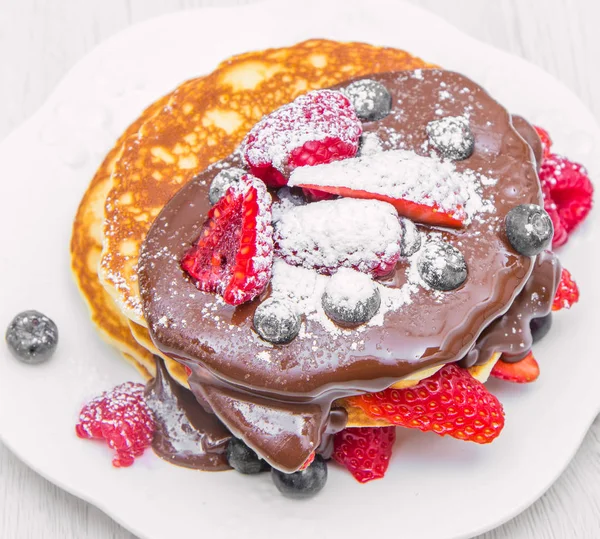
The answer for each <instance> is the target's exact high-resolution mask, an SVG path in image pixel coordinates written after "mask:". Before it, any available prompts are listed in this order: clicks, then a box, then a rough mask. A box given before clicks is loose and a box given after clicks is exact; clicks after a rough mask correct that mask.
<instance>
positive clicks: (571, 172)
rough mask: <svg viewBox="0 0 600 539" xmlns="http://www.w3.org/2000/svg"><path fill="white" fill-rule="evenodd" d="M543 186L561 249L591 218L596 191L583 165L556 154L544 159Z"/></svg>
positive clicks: (545, 204)
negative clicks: (580, 225)
mask: <svg viewBox="0 0 600 539" xmlns="http://www.w3.org/2000/svg"><path fill="white" fill-rule="evenodd" d="M540 182H541V184H542V191H543V193H544V200H545V203H544V206H545V207H546V211H548V213H549V214H550V217H551V218H552V221H553V223H554V227H555V236H554V242H553V245H554V247H557V246H559V245H562V244H563V243H565V242H566V241H567V239H568V235H569V234H570V233H571V232H572V231H573V230H574V229H575V228H576V227H577V226H578V225H579V224H580V223H581V222H582V221H583V220H584V219H585V218H586V217H587V215H588V213H589V212H590V210H591V209H592V197H593V193H594V188H593V186H592V182H591V181H590V178H589V176H588V173H587V170H586V169H585V168H584V167H583V166H582V165H580V164H578V163H574V162H573V161H570V160H569V159H567V158H566V157H562V156H560V155H556V154H550V155H549V156H548V157H547V158H546V159H544V162H543V163H542V166H541V169H540Z"/></svg>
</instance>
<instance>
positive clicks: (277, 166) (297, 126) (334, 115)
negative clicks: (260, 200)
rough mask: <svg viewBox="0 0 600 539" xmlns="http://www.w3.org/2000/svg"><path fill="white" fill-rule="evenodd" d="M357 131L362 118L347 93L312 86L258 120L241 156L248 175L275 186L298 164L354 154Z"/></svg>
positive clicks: (357, 140) (284, 179)
mask: <svg viewBox="0 0 600 539" xmlns="http://www.w3.org/2000/svg"><path fill="white" fill-rule="evenodd" d="M361 134H362V126H361V123H360V120H359V119H358V117H357V116H356V113H355V111H354V108H353V107H352V105H351V103H350V101H349V100H348V98H347V97H346V96H344V95H343V94H342V93H341V92H337V91H333V90H316V91H313V92H309V93H307V94H305V95H301V96H300V97H298V98H296V100H295V101H293V102H292V103H290V104H288V105H284V106H283V107H281V108H279V109H277V110H275V111H274V112H272V113H271V114H269V115H268V116H265V117H264V118H263V119H262V120H261V121H260V122H258V123H257V124H256V125H255V126H254V127H253V128H252V130H251V131H250V132H249V133H248V135H247V136H246V138H245V139H244V142H243V143H242V148H243V155H244V159H245V161H246V163H247V165H248V167H249V168H250V172H252V174H254V175H255V176H256V177H258V178H260V179H262V180H263V181H264V182H265V183H266V184H267V185H269V186H273V187H279V186H282V185H285V184H286V183H287V177H288V176H289V172H290V171H291V170H293V169H295V168H297V167H302V166H312V165H318V164H322V163H330V162H332V161H336V160H339V159H345V158H347V157H352V156H354V155H355V154H356V152H357V150H358V142H359V139H360V136H361Z"/></svg>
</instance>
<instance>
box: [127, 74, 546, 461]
mask: <svg viewBox="0 0 600 539" xmlns="http://www.w3.org/2000/svg"><path fill="white" fill-rule="evenodd" d="M369 78H372V79H375V80H377V81H379V82H381V83H383V84H384V85H385V86H386V87H387V88H388V89H389V91H390V93H391V95H392V100H393V104H392V111H391V113H390V114H389V115H388V116H387V117H386V118H384V119H383V120H380V121H376V122H367V123H365V124H363V129H364V131H365V133H374V134H375V135H376V136H377V137H378V138H379V140H380V141H381V146H382V148H383V150H391V149H405V150H413V151H415V152H416V153H418V154H420V155H429V154H430V152H431V148H429V147H428V146H427V132H426V129H425V128H426V125H427V124H428V123H429V122H430V121H431V120H433V119H436V118H439V117H442V116H461V115H467V116H468V118H469V124H470V127H471V130H472V132H473V134H474V136H475V149H474V152H473V154H472V155H471V156H470V157H469V158H468V159H465V160H463V161H457V162H456V163H455V165H456V168H457V170H458V171H459V172H463V171H465V170H472V171H475V172H479V173H481V174H485V175H486V176H487V177H489V178H492V179H494V180H495V183H493V182H492V183H486V184H484V185H483V187H482V196H483V198H485V199H487V200H492V201H493V204H494V207H495V212H494V213H487V214H485V215H483V214H482V215H479V216H476V217H475V218H474V219H473V221H472V222H471V223H470V224H469V225H468V226H466V227H464V228H462V229H459V230H447V229H440V228H437V229H433V228H431V230H430V232H435V233H439V234H440V236H441V239H442V240H443V241H446V242H449V243H451V244H452V245H454V246H456V247H457V248H458V249H459V250H460V251H461V253H462V254H463V256H464V257H465V260H466V262H467V266H468V278H467V281H466V282H465V283H464V285H462V286H461V287H460V288H458V289H456V290H453V291H450V292H445V293H440V292H436V291H434V290H427V289H425V288H421V289H420V290H419V293H418V294H416V295H414V296H413V297H412V301H411V302H410V303H408V304H405V305H403V306H402V307H401V308H400V309H398V310H395V311H388V312H387V313H386V315H385V319H384V321H383V324H382V325H381V326H369V325H367V326H362V327H361V328H360V331H358V330H356V331H342V332H338V333H336V334H335V335H333V334H332V333H331V332H329V331H328V330H326V329H325V328H324V327H323V326H322V325H320V324H319V323H318V322H317V321H314V320H309V319H304V320H303V331H302V332H301V334H300V336H299V337H298V338H296V339H295V340H294V341H292V342H291V343H290V344H287V345H281V346H274V345H272V344H270V343H266V342H264V341H262V340H261V339H260V338H259V337H258V336H257V335H256V333H255V332H254V330H253V328H252V318H253V314H254V310H255V309H256V307H257V306H258V304H259V303H260V302H261V301H263V300H264V299H265V298H266V297H268V295H269V293H270V292H269V290H267V291H266V292H265V293H264V294H263V295H262V297H260V298H257V299H256V300H254V301H252V302H250V303H247V304H244V305H240V306H238V307H233V306H230V305H226V304H225V303H224V302H223V301H222V300H221V299H220V298H219V297H218V296H216V295H214V294H207V293H203V292H199V291H198V290H197V289H196V287H195V285H194V283H193V282H192V280H191V279H189V278H188V276H187V275H186V274H185V273H184V272H183V271H182V270H181V268H180V260H181V258H182V257H183V255H184V253H185V252H186V251H187V250H188V249H189V248H190V247H191V246H192V245H193V244H194V242H195V241H196V239H197V237H198V235H199V231H200V229H201V227H202V224H203V223H204V221H205V218H206V214H207V212H208V210H209V209H210V203H209V200H208V189H209V186H210V183H211V181H212V179H213V177H214V176H215V175H216V174H217V173H218V172H219V170H221V169H222V168H227V167H230V166H241V162H240V158H239V155H238V154H234V155H232V156H230V157H229V158H226V159H225V160H223V161H222V162H220V163H217V164H215V165H213V166H211V167H209V168H208V169H207V170H206V171H205V172H203V173H202V174H200V175H199V176H197V177H196V178H194V179H193V180H192V181H190V182H189V183H188V184H187V185H186V186H185V187H183V188H182V189H181V191H180V192H179V193H178V194H177V195H175V197H173V199H172V200H171V201H170V202H169V203H168V204H167V206H166V207H165V208H164V209H163V210H162V212H161V213H160V214H159V216H158V217H157V219H156V220H155V222H154V224H153V226H152V228H151V230H150V231H149V233H148V236H147V238H146V241H145V242H144V244H143V246H142V252H141V256H140V263H139V270H138V275H139V282H140V290H141V295H142V300H143V307H144V316H145V318H146V320H147V322H148V326H149V329H150V333H151V336H152V339H153V341H154V343H155V344H156V346H157V347H158V348H159V349H160V350H161V352H163V353H164V354H166V355H168V356H170V357H172V358H174V359H176V360H178V361H180V362H181V363H183V364H185V365H186V366H188V367H189V368H190V369H191V371H192V374H191V375H190V379H189V383H190V387H191V389H192V391H193V392H194V393H195V394H196V396H197V397H199V398H200V399H201V400H202V401H204V402H207V403H208V405H209V406H210V407H211V408H212V410H213V411H214V412H215V414H216V415H217V416H218V417H219V418H220V419H221V420H222V421H223V422H224V423H225V424H226V425H227V427H228V428H229V429H230V430H231V432H232V433H234V435H236V436H240V437H241V438H243V439H244V441H245V442H246V443H247V444H248V445H250V446H251V447H252V448H253V449H255V450H256V451H257V453H258V454H259V455H260V456H261V457H263V458H265V459H266V460H267V461H268V462H270V463H271V464H272V465H273V466H275V467H277V468H279V469H281V470H282V471H287V472H292V471H294V470H296V469H298V468H299V467H300V466H301V465H302V464H303V462H304V461H305V460H306V458H307V457H308V456H309V455H310V453H311V452H312V451H314V450H315V449H317V448H318V447H319V445H320V444H321V442H322V434H323V432H325V431H326V430H327V428H328V425H329V424H330V421H329V419H328V418H329V416H330V414H329V412H330V409H331V405H332V403H333V401H335V400H336V399H338V398H340V397H344V396H348V395H353V394H358V393H361V392H372V391H379V390H382V389H384V388H386V387H389V386H390V385H391V384H392V383H394V382H396V381H397V380H399V379H401V378H403V377H406V376H408V375H410V374H412V373H415V372H417V371H419V370H422V369H424V368H426V367H431V366H434V365H441V364H445V363H448V362H453V361H457V360H459V359H461V358H463V357H464V356H465V355H467V353H468V352H469V351H470V350H471V349H472V348H473V346H474V345H475V342H476V340H477V338H478V337H479V335H480V334H481V332H482V331H483V330H484V329H485V328H486V327H487V326H488V325H489V324H490V323H491V322H492V321H494V320H495V319H497V318H498V317H499V316H501V315H502V314H504V313H505V312H506V311H507V310H508V309H509V307H510V306H511V304H512V303H513V301H514V299H515V297H516V296H517V295H518V294H519V292H520V291H521V290H522V289H523V287H524V286H525V284H526V283H527V281H528V279H529V278H530V276H531V274H532V271H533V270H534V266H535V262H536V260H535V257H532V258H530V257H524V256H521V255H519V254H518V253H516V252H515V251H514V250H513V249H512V248H511V247H510V245H509V244H508V241H507V239H506V236H505V234H504V217H505V215H506V214H507V213H508V211H510V210H511V209H512V208H513V207H514V206H516V205H518V204H524V203H532V204H540V203H541V201H542V199H541V191H540V185H539V181H538V178H537V174H536V162H535V157H534V154H533V152H532V149H531V147H530V146H529V144H527V142H525V140H524V138H525V135H526V134H527V133H529V134H531V131H532V130H531V131H529V130H528V129H527V126H525V127H524V128H523V126H521V127H522V129H521V133H523V136H521V135H520V134H519V132H518V131H517V130H516V129H515V127H514V126H513V123H512V118H511V116H510V114H509V113H508V112H507V111H506V109H504V108H503V107H502V106H501V105H499V104H498V103H497V102H496V101H494V100H493V99H492V98H491V97H490V96H489V95H488V94H487V93H486V92H485V91H484V90H483V89H482V88H481V87H479V86H478V85H477V84H475V83H474V82H472V81H470V80H469V79H467V78H465V77H464V76H462V75H459V74H457V73H452V72H448V71H441V70H423V71H420V70H419V71H416V72H412V71H409V72H398V73H384V74H377V75H371V76H370V77H369ZM346 84H347V83H346ZM341 86H344V85H341ZM529 129H531V128H530V127H529ZM421 230H427V227H421ZM407 269H408V262H407V261H406V260H402V259H401V260H400V262H399V263H398V264H397V266H396V269H395V271H394V272H393V274H392V275H391V276H389V277H387V278H386V279H385V284H386V285H387V286H390V287H400V286H402V285H403V284H404V283H405V282H406V280H407ZM274 432H277V436H273V433H274Z"/></svg>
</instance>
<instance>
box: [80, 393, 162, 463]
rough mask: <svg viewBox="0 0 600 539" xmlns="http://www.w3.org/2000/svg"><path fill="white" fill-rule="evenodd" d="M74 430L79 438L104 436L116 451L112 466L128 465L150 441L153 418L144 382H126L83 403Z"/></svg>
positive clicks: (140, 453)
mask: <svg viewBox="0 0 600 539" xmlns="http://www.w3.org/2000/svg"><path fill="white" fill-rule="evenodd" d="M75 432H76V433H77V436H79V437H80V438H87V439H92V440H106V443H107V444H108V446H109V447H110V448H111V449H114V450H115V452H116V455H115V457H114V458H113V461H112V463H113V466H115V468H124V467H126V466H131V465H132V464H133V461H134V460H135V459H136V458H137V457H140V456H141V455H142V454H143V453H144V450H145V449H146V448H147V447H149V446H150V444H151V443H152V438H153V436H154V420H153V418H152V412H151V411H150V408H149V407H148V405H147V404H146V401H145V400H144V385H143V384H134V383H133V382H126V383H124V384H121V385H120V386H117V387H115V388H114V389H112V390H111V391H105V392H104V393H102V395H100V396H99V397H96V398H95V399H94V400H92V401H91V402H89V403H88V404H86V405H85V406H84V407H83V408H82V409H81V412H80V414H79V423H77V425H76V426H75Z"/></svg>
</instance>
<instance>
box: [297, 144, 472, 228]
mask: <svg viewBox="0 0 600 539" xmlns="http://www.w3.org/2000/svg"><path fill="white" fill-rule="evenodd" d="M473 181H475V179H474V177H473V176H472V175H471V176H466V175H463V174H461V173H459V172H457V171H456V169H455V168H454V167H453V165H449V164H448V163H444V162H441V161H439V160H436V159H433V158H430V157H423V156H420V155H417V154H415V153H414V152H411V151H405V150H393V151H388V152H380V153H377V154H374V155H369V156H366V157H357V158H353V159H346V160H344V161H337V162H335V163H329V164H326V165H318V166H314V167H301V168H298V169H296V170H294V171H293V172H292V174H291V176H290V181H289V185H290V187H292V186H294V187H302V188H303V189H305V190H311V191H312V190H318V191H324V192H326V193H331V194H334V195H340V196H343V197H347V198H362V199H372V200H380V201H383V202H388V203H389V204H391V205H393V206H394V207H395V208H396V211H397V212H398V214H400V215H402V216H404V217H408V218H409V219H411V220H413V221H416V222H420V223H425V224H430V225H440V226H449V227H461V226H463V225H464V224H465V221H466V220H467V218H468V215H467V212H466V211H465V208H466V206H467V203H468V202H469V199H470V198H471V197H472V196H478V195H474V194H472V193H471V192H470V191H469V189H468V185H467V184H468V182H473Z"/></svg>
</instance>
